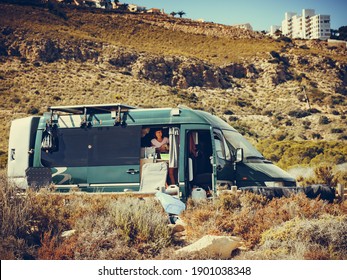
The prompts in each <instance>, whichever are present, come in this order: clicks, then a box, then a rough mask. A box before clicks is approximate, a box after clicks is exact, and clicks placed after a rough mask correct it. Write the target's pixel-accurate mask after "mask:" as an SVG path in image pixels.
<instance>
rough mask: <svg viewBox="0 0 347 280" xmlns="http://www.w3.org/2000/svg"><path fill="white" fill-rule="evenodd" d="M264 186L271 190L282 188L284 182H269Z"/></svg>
mask: <svg viewBox="0 0 347 280" xmlns="http://www.w3.org/2000/svg"><path fill="white" fill-rule="evenodd" d="M265 186H267V187H273V188H279V187H284V182H277V181H269V182H265Z"/></svg>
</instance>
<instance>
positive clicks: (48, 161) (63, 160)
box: [41, 128, 88, 167]
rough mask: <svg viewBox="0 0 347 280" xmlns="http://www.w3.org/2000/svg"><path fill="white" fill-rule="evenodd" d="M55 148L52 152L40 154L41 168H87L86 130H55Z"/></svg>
mask: <svg viewBox="0 0 347 280" xmlns="http://www.w3.org/2000/svg"><path fill="white" fill-rule="evenodd" d="M56 132H57V137H58V142H57V148H56V150H55V151H54V152H48V153H47V152H45V151H42V152H41V159H42V164H43V166H46V167H62V166H70V167H75V166H87V163H88V148H87V147H88V130H87V129H82V128H78V129H76V128H66V129H57V131H56Z"/></svg>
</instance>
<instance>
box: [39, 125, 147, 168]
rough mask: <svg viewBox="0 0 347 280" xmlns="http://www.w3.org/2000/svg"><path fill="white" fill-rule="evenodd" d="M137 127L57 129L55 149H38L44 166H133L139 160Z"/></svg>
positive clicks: (139, 135) (139, 136)
mask: <svg viewBox="0 0 347 280" xmlns="http://www.w3.org/2000/svg"><path fill="white" fill-rule="evenodd" d="M140 130H141V128H140V127H125V128H124V127H121V126H115V127H102V128H89V129H82V128H65V129H58V130H57V135H58V143H59V144H58V147H57V150H56V151H55V152H52V153H46V152H44V151H42V153H41V158H42V164H43V165H44V166H46V167H63V166H64V167H65V166H66V167H78V166H105V165H135V164H139V162H140V140H141V134H140Z"/></svg>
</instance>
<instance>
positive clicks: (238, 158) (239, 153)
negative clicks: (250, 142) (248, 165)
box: [235, 148, 243, 162]
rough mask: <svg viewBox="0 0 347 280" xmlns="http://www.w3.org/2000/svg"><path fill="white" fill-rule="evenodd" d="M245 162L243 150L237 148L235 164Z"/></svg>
mask: <svg viewBox="0 0 347 280" xmlns="http://www.w3.org/2000/svg"><path fill="white" fill-rule="evenodd" d="M241 161H243V149H242V148H237V149H236V160H235V162H241Z"/></svg>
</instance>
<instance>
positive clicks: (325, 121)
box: [319, 116, 331, 124]
mask: <svg viewBox="0 0 347 280" xmlns="http://www.w3.org/2000/svg"><path fill="white" fill-rule="evenodd" d="M330 122H331V121H330V119H329V118H328V117H326V116H321V117H320V118H319V124H328V123H330Z"/></svg>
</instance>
